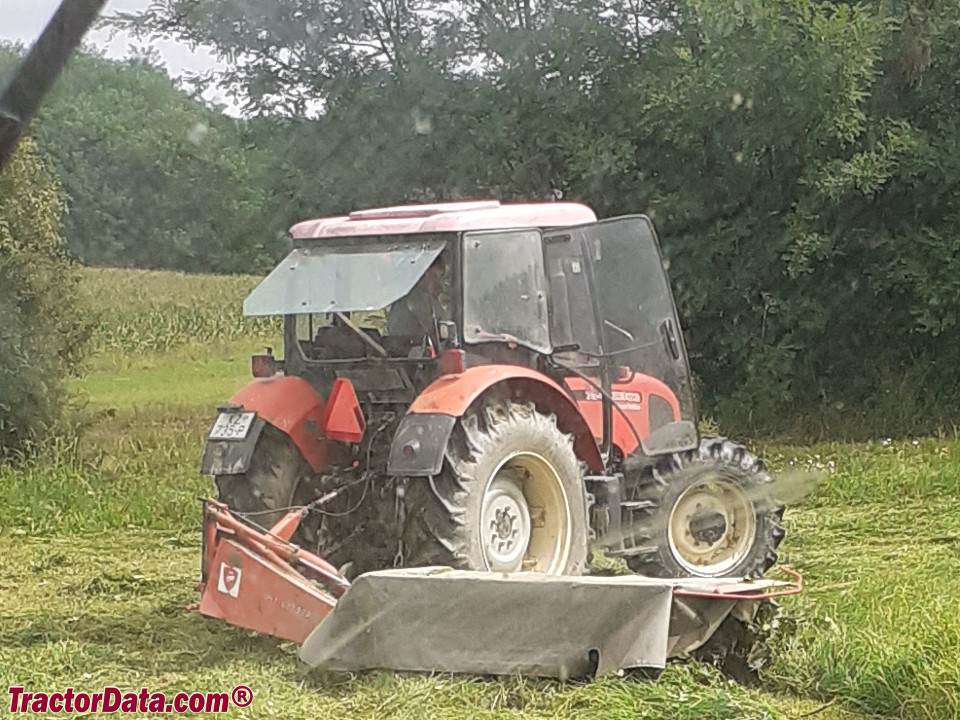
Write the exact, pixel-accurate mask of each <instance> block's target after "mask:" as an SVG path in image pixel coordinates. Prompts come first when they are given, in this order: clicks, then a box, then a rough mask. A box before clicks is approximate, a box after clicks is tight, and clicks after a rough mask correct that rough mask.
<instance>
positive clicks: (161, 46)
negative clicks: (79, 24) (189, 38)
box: [0, 0, 215, 75]
mask: <svg viewBox="0 0 960 720" xmlns="http://www.w3.org/2000/svg"><path fill="white" fill-rule="evenodd" d="M149 2H150V0H109V1H108V2H107V5H106V7H105V8H104V10H103V13H102V14H103V15H110V14H111V13H113V12H116V11H118V10H122V11H135V10H141V9H143V8H145V7H146V6H147V5H148V4H149ZM59 4H60V0H0V40H14V41H17V40H19V41H20V42H22V43H23V44H24V45H29V44H30V43H32V42H33V41H34V40H35V39H36V37H37V36H38V35H39V34H40V31H41V30H43V28H44V26H45V25H46V24H47V21H48V20H49V19H50V17H51V16H52V15H53V13H54V11H55V10H56V9H57V6H59ZM85 42H86V44H88V45H91V46H93V47H96V48H99V49H101V50H104V51H106V53H107V55H109V56H111V57H123V56H124V55H125V54H126V53H127V51H128V49H129V48H130V45H131V44H132V43H131V40H130V38H129V37H126V36H120V37H116V38H114V39H113V40H112V41H111V40H110V38H109V35H108V34H107V33H106V32H104V31H102V30H93V31H91V32H90V33H89V34H88V35H87V37H86V41H85ZM154 46H155V47H156V48H157V50H158V51H159V53H160V57H161V58H162V59H163V61H164V63H165V64H166V66H167V71H168V72H169V73H170V74H171V75H180V74H182V73H183V72H185V71H191V70H207V69H209V68H210V67H212V66H213V65H214V64H215V61H214V59H213V58H212V57H211V56H210V54H209V53H207V52H204V51H203V50H197V51H194V50H191V49H190V48H188V47H186V46H184V45H181V44H179V43H175V42H159V43H154Z"/></svg>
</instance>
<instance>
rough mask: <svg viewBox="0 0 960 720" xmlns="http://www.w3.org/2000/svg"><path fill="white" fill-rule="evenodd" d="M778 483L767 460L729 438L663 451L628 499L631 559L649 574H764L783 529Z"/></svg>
mask: <svg viewBox="0 0 960 720" xmlns="http://www.w3.org/2000/svg"><path fill="white" fill-rule="evenodd" d="M772 482H773V481H772V479H771V477H770V475H769V474H768V473H767V471H766V467H765V466H764V464H763V461H762V460H760V459H758V458H757V457H756V456H754V455H753V454H751V453H750V452H748V451H747V449H746V448H744V447H743V446H742V445H738V444H737V443H734V442H731V441H729V440H726V439H724V438H715V437H705V438H703V439H702V440H701V442H700V447H699V448H698V449H696V450H692V451H689V452H684V453H676V454H673V455H668V456H665V457H664V458H661V459H660V460H659V461H658V462H657V463H656V464H654V465H653V466H652V467H650V468H648V469H647V470H646V471H644V474H643V475H642V476H641V477H640V479H639V480H638V481H637V483H636V485H635V486H634V490H633V493H632V497H631V498H630V500H631V502H628V503H627V504H626V510H625V511H624V516H623V518H622V523H623V524H624V527H625V530H626V534H627V538H628V540H629V542H628V545H630V547H628V548H627V549H626V552H625V554H626V559H627V564H628V565H629V566H630V569H632V570H633V571H635V572H637V573H640V574H641V575H648V576H651V577H708V578H717V577H746V578H753V577H759V576H761V575H763V574H764V573H765V572H766V571H767V570H769V569H770V568H771V567H772V566H773V565H774V564H775V563H776V562H777V547H778V546H779V545H780V542H781V541H782V540H783V536H784V530H783V527H782V525H781V524H780V522H781V520H782V518H783V505H781V504H780V502H779V501H778V500H777V499H776V498H775V497H774V496H773V494H772Z"/></svg>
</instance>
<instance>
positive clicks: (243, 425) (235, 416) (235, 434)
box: [210, 412, 257, 440]
mask: <svg viewBox="0 0 960 720" xmlns="http://www.w3.org/2000/svg"><path fill="white" fill-rule="evenodd" d="M256 416H257V415H256V413H252V412H245V413H220V416H219V417H218V418H217V421H216V422H215V423H214V424H213V430H211V431H210V439H211V440H243V439H244V438H245V437H246V436H247V433H249V432H250V427H251V426H252V425H253V419H254V418H255V417H256Z"/></svg>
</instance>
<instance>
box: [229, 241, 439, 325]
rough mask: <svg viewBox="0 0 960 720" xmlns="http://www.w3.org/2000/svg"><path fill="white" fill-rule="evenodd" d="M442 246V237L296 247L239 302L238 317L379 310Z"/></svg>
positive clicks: (413, 279) (411, 283)
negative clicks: (241, 306)
mask: <svg viewBox="0 0 960 720" xmlns="http://www.w3.org/2000/svg"><path fill="white" fill-rule="evenodd" d="M443 248H444V241H443V240H441V239H435V240H434V239H430V240H423V239H420V240H416V241H407V242H403V241H393V242H388V243H387V242H385V243H379V242H370V241H359V242H355V243H354V244H351V245H341V246H331V245H329V244H327V243H323V244H317V246H316V247H302V248H297V249H295V250H294V251H293V252H291V253H290V254H289V255H287V257H286V258H284V260H283V262H281V263H280V264H279V265H277V267H275V268H274V269H273V272H271V273H270V274H269V275H267V277H266V278H265V279H264V280H263V282H261V283H260V284H259V285H258V286H257V288H256V289H255V290H254V291H253V292H252V293H251V294H250V296H249V297H248V298H247V299H246V300H244V302H243V314H244V315H293V314H298V313H327V312H361V311H370V310H380V309H381V308H385V307H387V306H388V305H390V304H392V303H394V302H396V301H397V300H399V299H400V298H402V297H403V296H404V295H406V294H407V293H408V292H410V290H412V289H413V286H414V285H415V284H416V283H417V280H419V279H420V278H421V277H422V276H423V274H424V273H425V272H426V271H427V268H429V267H430V265H431V264H432V263H433V261H434V260H436V258H437V256H438V255H440V253H441V252H442V251H443Z"/></svg>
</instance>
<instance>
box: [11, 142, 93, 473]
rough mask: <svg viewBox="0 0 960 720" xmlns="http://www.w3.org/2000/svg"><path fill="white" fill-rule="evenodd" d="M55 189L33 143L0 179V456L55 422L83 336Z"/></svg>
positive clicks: (82, 318)
mask: <svg viewBox="0 0 960 720" xmlns="http://www.w3.org/2000/svg"><path fill="white" fill-rule="evenodd" d="M62 207H63V206H62V200H61V195H60V186H59V185H58V183H57V180H56V176H55V175H54V173H53V172H52V170H51V168H50V167H49V163H48V162H47V161H46V160H45V159H44V158H43V157H42V156H41V155H40V154H39V153H38V151H37V149H36V146H35V145H34V143H33V142H31V141H29V140H26V141H22V142H21V146H20V149H19V150H18V151H17V152H16V154H14V156H13V159H12V161H11V162H10V164H9V165H8V166H7V167H6V168H5V169H4V171H3V174H2V175H0V318H2V320H0V457H3V456H5V455H9V454H11V453H16V452H23V451H25V450H27V449H28V448H29V447H30V446H31V445H32V444H34V443H36V442H37V441H40V440H41V439H42V437H43V435H44V433H45V431H47V430H49V429H50V428H51V426H52V425H53V424H54V423H55V422H56V420H57V419H58V417H59V416H60V411H61V409H62V406H63V403H64V392H63V380H64V378H65V376H66V375H67V374H68V373H69V372H70V371H71V370H73V369H74V368H75V367H76V365H77V363H78V362H79V360H80V355H81V350H82V347H83V343H84V340H85V338H86V335H87V333H88V331H89V327H88V318H87V316H86V315H85V313H84V310H83V308H82V306H81V305H80V303H78V292H77V283H78V275H77V268H76V266H75V265H74V264H72V263H71V262H70V261H69V260H68V259H67V257H66V255H65V254H64V252H63V250H62V247H61V244H62V243H61V237H60V214H61V211H62Z"/></svg>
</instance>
